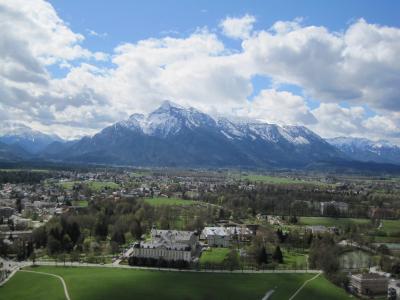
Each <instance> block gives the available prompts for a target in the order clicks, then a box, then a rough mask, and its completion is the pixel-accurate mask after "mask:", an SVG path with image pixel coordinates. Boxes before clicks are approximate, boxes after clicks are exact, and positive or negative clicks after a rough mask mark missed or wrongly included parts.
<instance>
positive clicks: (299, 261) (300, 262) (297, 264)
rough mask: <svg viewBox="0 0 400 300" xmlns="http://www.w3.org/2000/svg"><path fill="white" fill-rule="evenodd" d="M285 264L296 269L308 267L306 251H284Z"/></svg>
mask: <svg viewBox="0 0 400 300" xmlns="http://www.w3.org/2000/svg"><path fill="white" fill-rule="evenodd" d="M283 265H284V266H286V267H288V268H289V269H290V268H294V269H296V268H297V269H299V268H301V269H305V268H306V267H307V255H306V254H304V253H298V252H292V251H290V252H289V251H283Z"/></svg>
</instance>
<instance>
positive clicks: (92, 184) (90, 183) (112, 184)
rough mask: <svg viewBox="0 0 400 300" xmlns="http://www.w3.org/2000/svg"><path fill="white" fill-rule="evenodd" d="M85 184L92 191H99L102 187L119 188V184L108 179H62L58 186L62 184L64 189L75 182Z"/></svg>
mask: <svg viewBox="0 0 400 300" xmlns="http://www.w3.org/2000/svg"><path fill="white" fill-rule="evenodd" d="M80 183H82V184H86V185H87V186H88V187H89V188H90V189H91V190H93V191H96V192H98V191H101V190H102V189H110V190H115V189H118V188H119V185H118V184H117V183H115V182H110V181H63V182H60V186H62V187H63V188H64V189H66V190H71V189H72V188H73V187H74V185H75V184H80Z"/></svg>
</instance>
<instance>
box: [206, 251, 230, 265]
mask: <svg viewBox="0 0 400 300" xmlns="http://www.w3.org/2000/svg"><path fill="white" fill-rule="evenodd" d="M228 254H229V248H210V250H207V251H204V252H203V253H202V254H201V256H200V264H207V263H208V264H222V263H223V261H224V260H225V258H226V257H227V255H228Z"/></svg>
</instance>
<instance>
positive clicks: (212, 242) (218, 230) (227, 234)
mask: <svg viewBox="0 0 400 300" xmlns="http://www.w3.org/2000/svg"><path fill="white" fill-rule="evenodd" d="M252 234H253V233H252V231H251V230H250V229H248V228H247V227H237V226H228V227H222V226H218V227H204V229H203V231H202V233H201V238H202V239H204V240H206V241H207V244H208V246H210V247H229V246H230V243H231V241H232V240H233V239H237V240H241V241H243V240H247V239H249V238H250V237H251V235H252Z"/></svg>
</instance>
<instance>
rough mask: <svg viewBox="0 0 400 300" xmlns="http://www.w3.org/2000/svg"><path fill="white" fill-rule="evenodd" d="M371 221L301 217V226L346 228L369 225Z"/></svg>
mask: <svg viewBox="0 0 400 300" xmlns="http://www.w3.org/2000/svg"><path fill="white" fill-rule="evenodd" d="M369 222H370V220H369V219H355V218H329V217H300V220H299V225H304V226H311V225H324V226H328V227H329V226H345V225H347V224H368V223H369Z"/></svg>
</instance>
